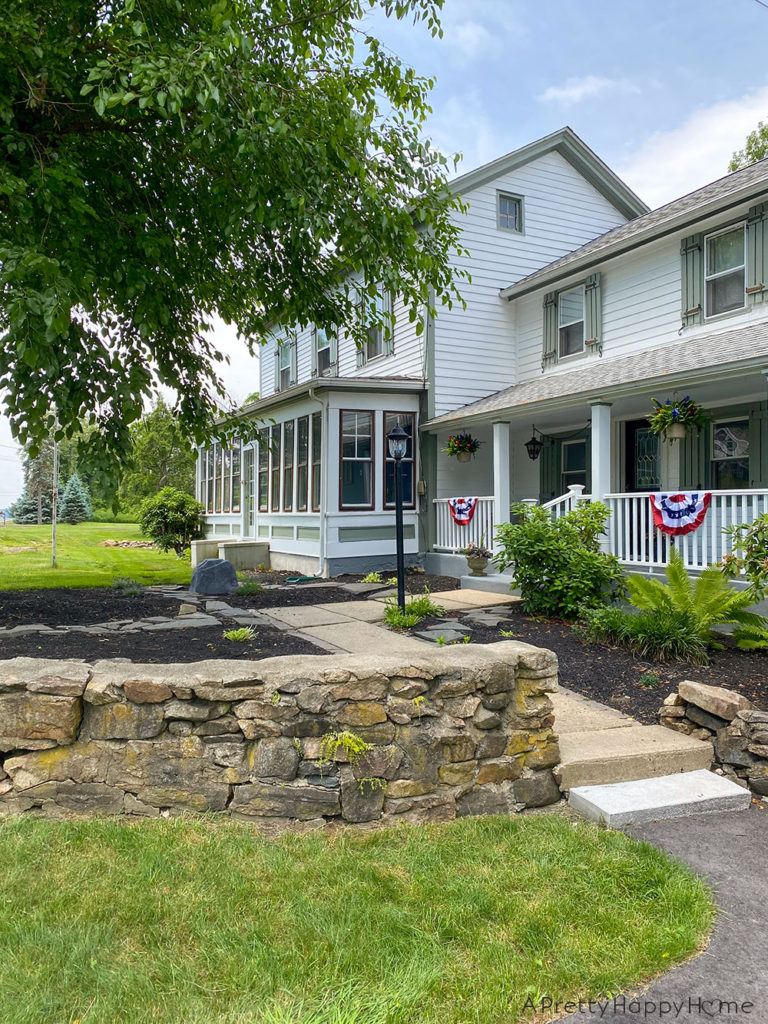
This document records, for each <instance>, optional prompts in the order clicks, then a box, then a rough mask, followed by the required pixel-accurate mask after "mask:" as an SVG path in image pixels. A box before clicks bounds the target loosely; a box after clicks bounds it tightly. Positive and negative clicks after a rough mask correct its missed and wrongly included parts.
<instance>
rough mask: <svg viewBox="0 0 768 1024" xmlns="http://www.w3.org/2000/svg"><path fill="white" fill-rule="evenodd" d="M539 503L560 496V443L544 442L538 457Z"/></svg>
mask: <svg viewBox="0 0 768 1024" xmlns="http://www.w3.org/2000/svg"><path fill="white" fill-rule="evenodd" d="M539 487H540V488H541V490H540V492H539V501H541V502H545V501H550V500H551V499H552V498H557V497H559V496H560V491H559V487H560V442H559V441H545V442H544V447H543V448H542V449H541V455H540V456H539Z"/></svg>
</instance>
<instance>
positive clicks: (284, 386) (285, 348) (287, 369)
mask: <svg viewBox="0 0 768 1024" xmlns="http://www.w3.org/2000/svg"><path fill="white" fill-rule="evenodd" d="M291 344H292V343H291V341H289V340H286V341H283V342H281V343H280V344H279V345H278V346H277V380H278V384H279V390H280V391H287V390H288V388H289V387H290V386H291V376H292V370H293V366H292V363H293V358H292V352H291ZM283 353H285V356H284V354H283ZM285 357H287V359H288V364H287V365H286V366H283V359H284V358H285ZM284 373H287V374H288V378H287V382H286V383H284V382H283V374H284Z"/></svg>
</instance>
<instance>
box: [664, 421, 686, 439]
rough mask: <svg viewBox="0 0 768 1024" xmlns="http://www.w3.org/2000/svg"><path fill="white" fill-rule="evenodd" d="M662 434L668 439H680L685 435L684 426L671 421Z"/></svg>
mask: <svg viewBox="0 0 768 1024" xmlns="http://www.w3.org/2000/svg"><path fill="white" fill-rule="evenodd" d="M664 434H665V437H666V438H667V440H668V441H682V439H683V438H684V437H685V427H684V426H683V424H682V423H672V424H671V425H670V426H668V427H667V429H666V430H665V432H664Z"/></svg>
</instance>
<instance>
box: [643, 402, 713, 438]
mask: <svg viewBox="0 0 768 1024" xmlns="http://www.w3.org/2000/svg"><path fill="white" fill-rule="evenodd" d="M651 401H652V402H653V405H654V410H653V412H652V413H651V415H650V416H649V417H648V422H649V424H650V428H651V433H652V434H659V435H663V437H664V438H665V440H667V441H675V440H681V439H682V438H684V437H685V435H686V434H687V433H688V432H689V431H692V430H701V428H702V427H705V426H706V425H707V424H708V423H709V416H708V414H707V413H706V412H705V411H704V410H703V409H702V408H701V406H700V405H697V404H696V402H694V401H693V399H692V398H691V397H690V395H686V396H685V398H678V397H677V395H675V396H674V398H668V399H667V400H666V402H659V401H658V400H657V399H656V398H652V399H651Z"/></svg>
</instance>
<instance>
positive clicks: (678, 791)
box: [568, 769, 752, 828]
mask: <svg viewBox="0 0 768 1024" xmlns="http://www.w3.org/2000/svg"><path fill="white" fill-rule="evenodd" d="M751 800H752V797H751V794H750V792H749V790H748V789H743V788H742V787H741V786H738V785H737V784H736V783H735V782H732V781H731V780H730V779H726V778H723V776H722V775H715V774H714V772H709V771H706V770H705V769H699V770H698V771H691V772H677V773H676V774H674V775H662V776H660V777H657V778H650V779H638V780H635V781H633V782H617V783H614V784H613V785H610V786H576V787H574V788H573V789H571V792H570V795H569V797H568V803H569V805H570V807H572V808H573V810H575V811H578V812H579V814H582V815H584V817H585V818H589V819H590V820H591V821H601V822H603V823H604V824H606V825H608V826H609V827H611V828H619V827H620V826H622V825H640V824H642V823H643V822H647V821H660V820H662V819H664V818H687V817H689V816H690V815H693V814H714V813H715V812H718V811H745V810H747V809H748V808H749V805H750V803H751Z"/></svg>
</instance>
